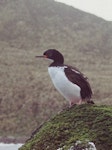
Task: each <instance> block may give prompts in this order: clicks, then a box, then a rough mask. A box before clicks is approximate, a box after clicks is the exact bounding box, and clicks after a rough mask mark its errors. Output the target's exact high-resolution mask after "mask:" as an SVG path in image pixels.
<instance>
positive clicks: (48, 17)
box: [0, 0, 112, 136]
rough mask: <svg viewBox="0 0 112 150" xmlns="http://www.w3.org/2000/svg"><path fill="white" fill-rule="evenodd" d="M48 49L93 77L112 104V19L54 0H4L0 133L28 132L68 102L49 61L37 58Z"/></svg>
mask: <svg viewBox="0 0 112 150" xmlns="http://www.w3.org/2000/svg"><path fill="white" fill-rule="evenodd" d="M48 48H55V49H58V50H60V51H61V52H62V53H63V54H64V56H65V63H68V64H71V65H73V66H76V67H78V68H79V70H81V71H82V72H83V73H84V74H86V75H87V76H88V78H89V80H90V84H91V86H92V89H93V92H94V95H93V99H94V101H95V102H96V103H97V104H106V105H111V104H112V101H111V98H112V92H111V89H112V80H111V75H112V57H111V56H112V23H111V22H107V21H105V20H103V19H101V18H98V17H96V16H94V15H91V14H88V13H85V12H83V11H80V10H78V9H75V8H73V7H70V6H67V5H64V4H61V3H58V2H54V1H53V0H45V1H44V0H32V1H31V0H2V1H0V76H1V78H0V120H1V123H0V135H1V136H2V135H4V136H5V135H15V136H18V135H20V136H21V135H24V133H25V134H26V136H27V135H29V134H30V133H31V132H32V130H34V129H35V128H36V127H37V126H39V125H40V124H41V123H42V122H44V121H45V120H46V119H48V118H49V117H50V116H51V114H52V115H53V114H55V113H56V112H57V111H59V110H61V109H62V108H63V107H65V105H67V102H66V101H65V100H64V98H62V97H61V96H60V94H59V93H58V92H57V91H56V90H55V89H54V87H53V85H52V83H51V81H50V78H49V75H48V72H47V67H48V64H49V61H44V60H37V59H35V55H38V54H39V55H40V54H41V53H43V51H44V50H46V49H48ZM60 100H61V101H60ZM31 126H32V129H31ZM27 131H28V132H27Z"/></svg>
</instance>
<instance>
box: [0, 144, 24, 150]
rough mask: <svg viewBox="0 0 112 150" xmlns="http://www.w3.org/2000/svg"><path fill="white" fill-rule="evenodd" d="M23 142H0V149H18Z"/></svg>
mask: <svg viewBox="0 0 112 150" xmlns="http://www.w3.org/2000/svg"><path fill="white" fill-rule="evenodd" d="M22 145H23V144H13V143H11V144H4V143H0V150H18V148H20V147H21V146H22Z"/></svg>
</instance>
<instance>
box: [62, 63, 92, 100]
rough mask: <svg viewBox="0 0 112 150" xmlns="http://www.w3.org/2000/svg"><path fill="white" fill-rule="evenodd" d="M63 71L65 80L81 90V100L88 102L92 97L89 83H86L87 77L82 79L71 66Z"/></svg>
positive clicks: (78, 72)
mask: <svg viewBox="0 0 112 150" xmlns="http://www.w3.org/2000/svg"><path fill="white" fill-rule="evenodd" d="M64 71H65V74H66V76H67V78H68V79H69V80H70V81H71V82H73V83H74V84H76V85H78V86H79V87H80V88H81V97H82V99H87V100H90V98H91V96H92V90H91V87H90V84H89V82H88V81H87V77H84V75H83V74H82V73H81V72H80V71H79V70H78V69H76V68H73V67H71V66H67V67H65V69H64Z"/></svg>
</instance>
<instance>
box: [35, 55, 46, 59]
mask: <svg viewBox="0 0 112 150" xmlns="http://www.w3.org/2000/svg"><path fill="white" fill-rule="evenodd" d="M35 57H36V58H47V56H46V55H42V56H35Z"/></svg>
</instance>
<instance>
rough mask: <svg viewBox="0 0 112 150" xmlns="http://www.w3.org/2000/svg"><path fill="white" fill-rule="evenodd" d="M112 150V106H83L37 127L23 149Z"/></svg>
mask: <svg viewBox="0 0 112 150" xmlns="http://www.w3.org/2000/svg"><path fill="white" fill-rule="evenodd" d="M106 149H108V150H110V149H112V106H96V105H91V104H83V105H80V106H77V105H75V106H73V107H72V108H68V109H66V110H63V111H62V112H60V113H58V114H57V115H56V116H55V117H52V118H51V119H50V120H49V121H47V122H45V123H44V124H43V125H42V126H40V128H37V129H36V130H35V132H34V133H33V134H32V136H31V138H30V139H29V140H27V141H26V143H25V144H24V145H23V146H22V147H21V148H20V150H106Z"/></svg>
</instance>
